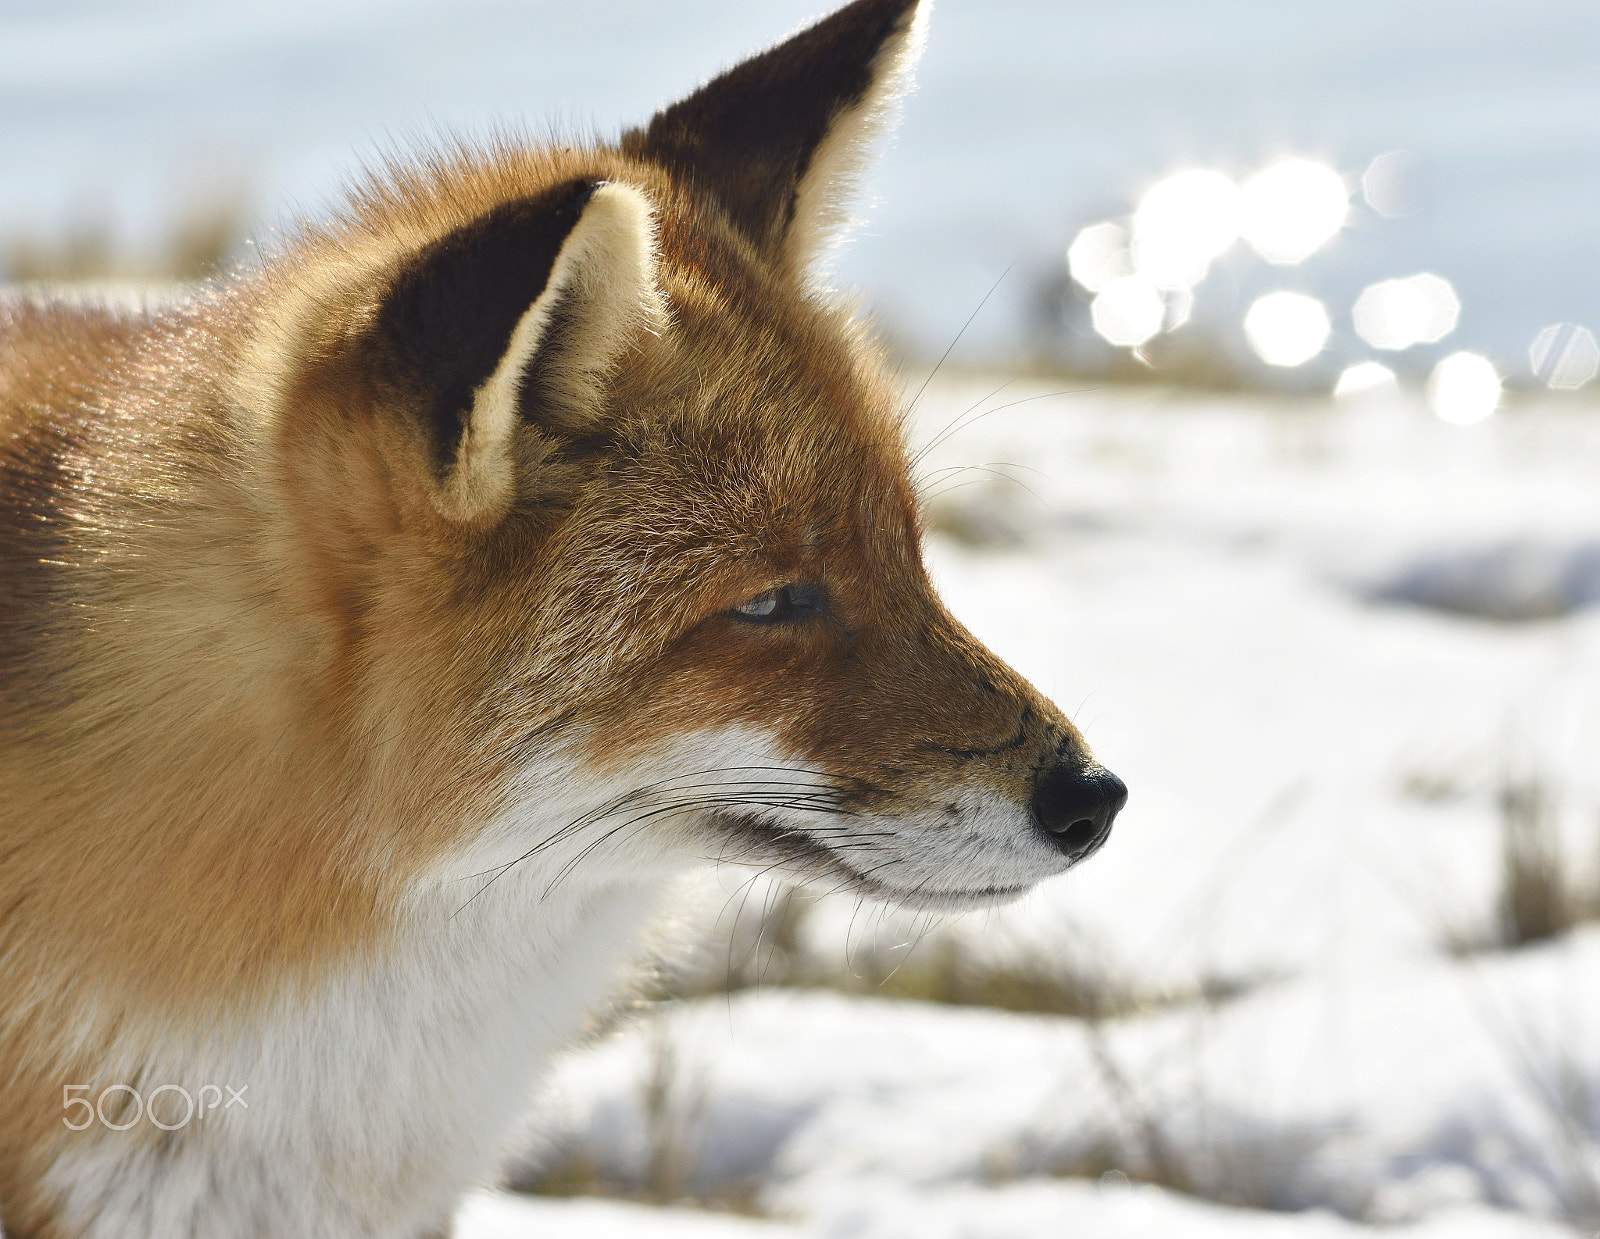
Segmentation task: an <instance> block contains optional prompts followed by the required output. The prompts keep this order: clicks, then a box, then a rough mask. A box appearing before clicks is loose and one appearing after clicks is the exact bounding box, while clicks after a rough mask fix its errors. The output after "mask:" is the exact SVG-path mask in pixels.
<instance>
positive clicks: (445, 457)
mask: <svg viewBox="0 0 1600 1239" xmlns="http://www.w3.org/2000/svg"><path fill="white" fill-rule="evenodd" d="M660 312H661V309H660V295H659V292H658V290H657V286H656V279H655V256H654V224H653V219H652V213H651V209H650V205H649V203H648V202H647V201H646V199H645V197H644V195H643V194H642V193H640V191H639V190H637V189H634V188H633V187H631V186H628V185H622V184H614V183H610V182H606V181H586V180H579V181H574V182H569V183H567V184H563V185H557V186H555V187H553V188H552V189H550V190H547V191H546V192H544V193H543V194H540V195H538V196H535V197H532V198H526V199H521V200H517V201H512V202H508V203H504V204H502V205H501V206H499V207H497V208H495V209H494V210H492V211H490V212H489V213H488V214H486V215H483V216H480V217H479V218H478V219H476V220H474V221H472V222H471V223H469V224H466V225H465V226H463V227H461V228H458V229H457V230H456V231H455V232H452V233H450V234H449V235H447V236H444V237H442V238H440V239H438V240H437V241H434V242H433V243H432V244H430V245H428V246H427V247H425V248H424V249H422V250H420V251H419V252H417V253H416V254H414V255H412V256H411V257H410V258H409V259H408V260H407V262H406V263H405V264H404V265H403V266H402V268H401V269H400V270H399V272H398V274H397V275H396V276H395V278H394V279H393V282H392V283H391V284H390V285H389V286H388V287H387V288H386V289H385V290H384V292H383V294H382V297H381V304H380V306H379V307H378V310H377V314H376V323H375V330H374V332H373V336H372V342H371V346H372V350H373V352H372V355H373V357H374V361H375V365H376V368H377V369H378V370H379V371H380V372H381V373H383V374H384V375H385V376H386V378H387V382H388V384H389V387H390V388H391V389H392V390H393V391H394V392H395V393H396V398H395V400H394V401H393V403H394V404H395V405H396V406H398V407H400V408H404V409H407V410H409V412H410V413H411V415H412V416H413V418H414V419H415V420H416V421H417V422H418V423H419V429H420V430H421V434H420V436H419V437H420V439H421V440H422V441H424V442H425V443H426V444H427V448H428V453H429V456H430V461H429V463H430V466H431V471H432V473H433V477H434V485H435V486H436V494H435V502H436V504H437V506H438V507H439V509H440V510H441V511H442V512H444V514H445V515H447V516H450V517H452V518H456V519H460V520H480V519H483V518H485V517H489V518H493V517H495V516H496V515H498V514H499V513H501V512H503V511H504V510H505V509H506V506H507V505H508V504H509V503H510V501H511V499H512V496H513V494H514V492H515V490H516V486H517V482H516V478H515V477H514V474H515V472H516V470H517V468H518V452H517V449H516V445H515V440H516V437H517V435H518V433H519V430H520V429H521V428H523V427H526V428H528V429H530V430H532V431H534V432H536V433H538V434H539V435H541V436H542V437H543V438H544V439H545V440H547V441H549V442H551V443H555V444H560V443H562V442H570V441H573V440H581V439H583V438H584V437H586V436H593V435H594V434H595V433H596V432H597V431H603V430H604V429H605V426H604V424H603V423H604V412H603V409H604V402H605V398H606V389H607V380H608V379H609V377H610V375H611V371H612V370H613V368H614V365H615V363H616V361H617V359H618V357H619V356H620V355H621V353H622V352H623V351H624V350H625V349H626V348H627V347H628V346H629V345H630V343H631V342H633V341H636V340H638V339H639V337H640V336H641V335H642V334H643V333H644V332H647V331H651V330H653V329H654V327H655V326H656V324H657V322H658V320H659V315H660Z"/></svg>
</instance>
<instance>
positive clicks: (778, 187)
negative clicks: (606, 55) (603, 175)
mask: <svg viewBox="0 0 1600 1239" xmlns="http://www.w3.org/2000/svg"><path fill="white" fill-rule="evenodd" d="M931 7H932V0H920V3H919V0H856V3H854V4H850V5H847V6H846V7H844V8H842V9H840V10H839V11H838V12H836V13H834V14H832V15H831V16H829V17H826V18H824V19H823V20H822V21H820V22H818V23H817V24H816V25H814V26H812V27H810V28H809V29H806V30H803V31H801V32H800V33H799V34H797V35H794V36H793V37H791V38H789V39H788V40H786V41H784V42H783V43H780V44H778V45H777V46H776V47H773V48H771V49H770V50H768V51H766V52H763V53H761V54H760V55H758V56H754V57H752V58H751V59H749V60H746V61H744V62H743V63H742V64H739V65H737V66H735V67H734V68H732V69H730V70H728V71H727V72H726V73H724V74H722V75H721V76H720V77H717V78H714V79H713V80H712V81H710V82H708V83H707V84H706V85H705V86H702V87H701V88H700V89H699V90H697V91H696V92H695V93H694V94H692V95H690V96H689V97H688V98H686V99H683V100H682V101H680V102H678V103H675V104H673V105H672V106H670V107H668V108H666V109H664V110H663V111H661V112H659V113H657V114H656V116H655V117H654V118H653V119H652V120H651V121H650V123H649V125H648V126H647V127H646V128H644V129H635V130H632V131H630V132H628V133H627V134H625V135H623V139H622V149H623V151H624V153H626V154H629V155H631V156H633V157H635V158H641V159H647V160H650V161H653V162H655V163H657V164H659V165H662V166H664V167H667V168H669V169H671V170H672V171H673V172H675V173H676V174H678V176H679V177H680V178H682V179H683V180H684V181H685V182H687V183H688V184H689V185H690V186H691V187H693V188H695V189H697V190H699V191H700V192H702V193H705V194H708V195H710V196H712V197H713V198H714V199H715V200H716V201H717V203H718V204H719V205H720V206H721V207H722V209H723V210H724V211H726V212H727V214H728V216H729V218H730V219H731V220H732V222H733V224H734V225H735V227H737V228H738V229H739V231H740V232H741V233H743V234H744V235H745V237H747V238H748V239H749V240H750V241H751V242H752V243H753V244H754V245H755V246H756V247H757V249H759V250H760V251H761V252H762V253H763V254H765V255H766V256H767V257H768V258H769V259H771V260H772V261H773V262H775V263H776V264H778V265H780V266H782V267H786V268H788V269H789V270H791V271H794V272H796V273H803V272H804V271H805V269H806V268H807V267H809V266H810V265H811V264H812V263H813V262H814V261H815V260H816V258H817V257H818V256H819V254H820V253H822V252H823V251H824V250H825V249H827V248H828V247H829V246H830V245H831V244H833V243H834V242H835V241H836V240H837V239H838V237H839V235H840V233H841V232H842V230H843V228H844V226H845V224H847V223H848V218H847V215H848V200H849V197H850V194H851V192H852V190H853V189H854V188H855V183H856V181H857V179H858V178H859V176H860V173H861V172H862V170H863V169H864V167H865V165H866V163H867V160H868V158H869V157H870V155H871V148H872V146H873V143H874V141H875V139H877V138H878V137H879V136H880V135H881V134H882V133H883V131H884V130H885V129H886V128H887V126H888V124H889V122H890V121H891V120H892V117H893V112H894V105H895V102H896V100H897V99H898V98H899V96H900V95H901V94H902V93H903V92H904V90H905V88H906V87H907V86H908V85H909V82H910V76H911V70H912V68H913V66H914V65H915V64H916V61H917V58H918V56H919V55H920V54H921V50H922V44H923V41H924V37H925V32H926V25H927V16H928V11H929V9H930V8H931Z"/></svg>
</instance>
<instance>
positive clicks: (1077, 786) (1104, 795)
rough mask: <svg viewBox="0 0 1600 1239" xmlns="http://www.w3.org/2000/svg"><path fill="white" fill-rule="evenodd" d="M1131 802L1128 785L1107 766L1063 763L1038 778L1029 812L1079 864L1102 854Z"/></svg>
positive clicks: (1046, 770) (1059, 846) (1045, 831)
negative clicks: (1102, 847) (1114, 824)
mask: <svg viewBox="0 0 1600 1239" xmlns="http://www.w3.org/2000/svg"><path fill="white" fill-rule="evenodd" d="M1127 803H1128V788H1127V785H1126V784H1125V783H1123V781H1122V780H1121V779H1119V778H1117V776H1116V775H1114V774H1112V773H1111V771H1109V770H1107V769H1106V768H1105V767H1104V766H1090V767H1088V768H1087V769H1085V768H1083V767H1081V766H1072V765H1067V764H1065V763H1063V764H1061V765H1058V766H1048V767H1045V768H1043V769H1041V770H1040V771H1039V772H1038V773H1037V774H1036V775H1035V776H1034V781H1033V801H1032V803H1031V804H1030V805H1029V809H1030V810H1031V811H1032V813H1033V820H1034V821H1036V822H1038V823H1039V825H1040V826H1041V827H1042V828H1043V829H1044V833H1045V837H1046V838H1048V839H1049V840H1050V842H1052V843H1054V844H1055V845H1056V846H1057V847H1058V848H1060V849H1061V850H1062V852H1063V853H1065V854H1066V857H1067V859H1068V860H1071V861H1073V862H1074V863H1076V862H1077V861H1080V860H1085V859H1087V858H1088V857H1090V856H1092V855H1093V854H1094V853H1095V852H1097V851H1099V849H1100V845H1101V844H1103V843H1104V842H1105V841H1106V838H1107V836H1109V835H1110V834H1111V822H1112V819H1114V818H1115V817H1116V816H1117V814H1118V813H1119V812H1121V811H1122V806H1123V805H1125V804H1127Z"/></svg>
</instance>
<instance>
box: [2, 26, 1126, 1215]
mask: <svg viewBox="0 0 1600 1239" xmlns="http://www.w3.org/2000/svg"><path fill="white" fill-rule="evenodd" d="M928 9H929V3H928V0H920V2H919V0H856V2H855V3H852V4H849V5H847V6H845V7H843V8H840V9H838V10H836V11H834V12H833V13H832V14H831V15H828V16H825V17H823V18H822V19H821V20H820V21H818V22H817V23H816V24H813V25H811V26H809V27H807V28H805V29H802V30H801V31H799V32H798V33H796V34H794V35H792V36H790V37H788V38H787V39H785V40H784V41H782V42H780V43H778V44H776V45H775V46H773V47H771V48H770V49H769V50H766V51H764V52H761V53H759V54H757V55H755V56H753V57H752V58H750V59H747V60H745V61H743V62H741V63H739V64H737V65H735V66H734V67H733V68H731V69H729V70H727V71H726V72H723V73H722V74H720V75H719V76H716V77H714V78H712V79H711V80H709V81H708V82H706V83H705V84H704V85H702V86H700V87H699V88H698V89H696V90H694V91H693V92H692V93H690V94H689V95H687V96H686V97H684V98H683V99H681V100H679V101H677V102H675V103H672V104H670V105H669V106H666V107H664V108H663V109H662V110H660V111H659V112H658V113H656V115H654V117H653V118H651V119H650V121H649V122H648V123H647V124H645V125H643V126H641V127H638V128H633V129H629V130H627V131H625V132H623V133H622V134H621V136H620V137H619V138H618V139H616V140H615V141H602V140H600V139H593V140H587V141H581V142H580V141H572V142H564V141H549V142H535V141H531V140H527V139H523V138H516V137H511V136H502V137H498V138H492V139H488V140H484V141H482V142H480V143H478V144H476V145H473V144H469V143H466V142H458V143H455V144H450V143H448V142H446V143H441V144H439V145H438V146H437V147H436V148H434V149H431V150H429V151H424V152H423V153H420V154H417V155H415V156H403V157H402V156H393V157H391V158H390V159H389V160H388V161H387V162H386V163H384V164H382V165H381V166H379V167H377V168H374V169H371V170H369V171H368V172H366V173H364V174H362V177H361V179H360V180H359V181H358V182H356V183H355V186H354V188H353V189H351V191H350V193H349V196H348V201H346V202H344V204H343V205H342V206H341V207H340V208H338V209H337V210H335V211H331V212H329V213H328V214H327V215H326V217H323V218H319V219H313V220H310V221H307V222H305V223H303V224H300V225H297V226H296V227H295V228H294V229H292V230H291V231H290V232H289V233H288V234H287V235H285V236H283V237H281V238H279V239H278V240H277V241H276V242H274V244H273V246H272V247H270V252H268V253H266V254H265V255H264V256H262V257H260V258H258V259H256V260H253V261H252V262H251V263H250V264H247V265H242V266H240V267H239V268H238V269H237V270H233V271H230V272H226V273H223V274H220V275H218V276H216V277H215V278H213V279H212V280H210V281H209V282H207V283H205V284H204V285H203V286H201V287H199V288H197V289H196V290H194V291H193V292H192V293H190V294H188V295H186V296H184V297H181V298H178V299H176V300H175V301H173V302H171V303H162V304H151V305H147V306H144V307H141V308H132V309H130V308H127V307H120V308H119V307H114V306H110V305H99V306H97V305H94V304H90V303H86V302H85V301H84V300H83V299H82V298H77V299H62V298H59V297H58V298H55V299H52V298H51V297H50V296H48V295H43V294H40V295H34V294H26V295H24V294H21V293H15V294H13V295H8V296H7V297H6V298H5V299H4V300H3V302H0V1226H3V1229H4V1233H5V1234H6V1235H7V1236H9V1237H10V1239H146V1237H147V1239H171V1237H175V1236H186V1237H190V1239H243V1237H245V1236H252V1237H262V1239H277V1237H283V1239H424V1237H428V1239H436V1237H439V1236H445V1235H448V1234H449V1233H450V1228H451V1218H452V1216H453V1213H454V1212H455V1210H456V1208H457V1205H458V1202H459V1200H460V1198H461V1197H462V1195H463V1193H464V1192H465V1191H467V1190H468V1189H469V1188H470V1187H471V1186H472V1185H474V1184H481V1183H486V1182H491V1181H492V1180H493V1178H494V1175H495V1172H496V1169H497V1166H498V1164H499V1163H498V1160H497V1159H498V1158H500V1157H501V1156H502V1155H503V1152H504V1149H505V1146H506V1143H507V1141H508V1139H509V1135H510V1133H512V1132H513V1131H514V1130H515V1128H516V1124H517V1123H518V1121H519V1119H520V1118H521V1117H522V1115H523V1107H524V1106H525V1105H526V1104H527V1102H526V1100H525V1099H527V1098H530V1097H531V1096H533V1089H534V1086H535V1085H536V1084H537V1081H538V1080H539V1078H540V1074H541V1070H542V1068H543V1065H544V1064H545V1063H547V1062H548V1061H549V1059H550V1058H551V1056H552V1055H553V1054H554V1053H556V1052H557V1051H558V1050H559V1049H560V1048H561V1047H563V1046H564V1045H566V1044H567V1043H568V1042H570V1040H571V1039H572V1038H573V1036H574V1034H575V1032H576V1030H578V1029H579V1028H581V1027H582V1026H583V1025H584V1022H585V1020H586V1019H588V1018H589V1017H590V1015H591V1013H592V1012H594V1011H596V1010H597V1009H599V1008H600V1006H601V1005H602V1004H603V1003H604V1002H605V1001H606V999H607V997H608V995H611V994H613V993H615V992H617V990H618V987H619V986H625V985H626V983H627V978H628V975H629V970H630V968H632V967H634V966H635V961H636V960H637V958H638V951H639V950H640V944H641V942H642V941H643V939H644V937H645V935H646V934H647V933H648V932H649V931H650V926H651V925H652V924H653V923H654V922H655V918H657V917H658V916H659V915H660V914H661V912H662V908H663V905H664V902H665V901H667V900H668V899H669V892H670V891H671V890H672V889H673V883H674V882H675V881H677V880H678V878H679V877H680V875H682V874H683V873H685V872H686V871H688V870H692V869H693V868H695V867H696V866H706V865H715V864H730V865H738V866H748V867H759V868H761V869H769V870H772V871H775V872H777V873H780V874H782V875H784V876H785V877H787V878H789V879H792V880H794V881H798V882H805V881H810V882H826V883H828V884H829V885H830V886H833V887H837V888H840V889H843V890H847V891H850V892H853V893H854V894H856V895H857V896H859V897H861V898H864V899H868V900H874V901H881V902H884V903H887V904H890V905H897V906H902V907H907V908H915V909H930V910H940V911H953V910H962V909H972V908H984V907H990V906H994V905H997V904H1000V903H1003V902H1005V901H1007V900H1011V899H1015V898H1017V897H1018V896H1020V895H1021V894H1023V893H1024V892H1026V891H1028V890H1030V889H1031V888H1033V887H1034V886H1035V885H1037V884H1038V883H1039V882H1041V881H1043V880H1044V879H1046V878H1049V877H1052V876H1054V875H1057V874H1060V873H1062V872H1064V871H1065V870H1066V869H1067V868H1069V867H1070V866H1072V865H1075V864H1077V863H1079V862H1081V861H1083V860H1084V859H1085V858H1086V857H1088V856H1089V855H1091V854H1092V853H1093V852H1095V851H1096V850H1097V849H1098V848H1099V847H1100V846H1101V845H1102V844H1103V843H1104V842H1105V840H1106V838H1107V835H1108V833H1109V832H1110V829H1111V825H1112V822H1113V819H1114V818H1115V817H1116V816H1117V814H1118V812H1119V811H1120V810H1121V809H1122V807H1123V805H1124V803H1125V800H1126V797H1127V789H1126V787H1125V786H1124V785H1123V783H1122V782H1121V780H1119V779H1118V778H1117V777H1116V776H1115V775H1113V774H1112V773H1111V772H1110V771H1108V770H1107V769H1105V768H1104V766H1103V765H1101V764H1100V762H1099V761H1098V760H1097V759H1096V758H1095V756H1094V754H1093V753H1092V751H1091V749H1090V748H1089V746H1088V744H1087V742H1086V741H1085V739H1084V737H1083V735H1082V734H1081V732H1080V731H1079V730H1078V729H1077V728H1076V727H1075V726H1074V725H1073V723H1072V722H1071V721H1070V720H1069V719H1068V718H1067V717H1066V716H1065V715H1064V714H1063V713H1062V712H1061V711H1060V710H1059V709H1058V708H1057V707H1056V706H1055V705H1053V704H1052V703H1051V702H1050V701H1049V700H1047V699H1046V698H1045V697H1043V696H1042V695H1041V694H1040V693H1039V692H1038V691H1037V690H1036V689H1034V688H1033V687H1032V686H1031V685H1030V684H1029V683H1028V682H1027V681H1026V680H1024V679H1023V678H1022V677H1021V676H1020V675H1019V674H1018V673H1017V672H1015V671H1014V670H1013V669H1011V668H1010V667H1009V666H1007V665H1006V664H1005V663H1004V662H1002V661H1001V660H1000V659H999V658H998V657H996V656H995V655H994V654H993V653H991V652H990V651H989V650H988V649H986V648H985V647H984V646H983V645H982V644H980V642H979V641H978V640H977V639H975V638H974V637H973V636H972V635H971V634H970V633H969V632H968V631H967V630H966V629H965V628H963V627H962V625H961V624H960V623H958V622H957V621H956V620H955V619H954V618H953V617H952V616H951V614H950V613H949V612H948V611H947V610H946V608H945V607H944V605H943V604H942V603H941V601H940V599H939V598H938V596H937V595H936V593H935V591H934V589H933V586H932V584H931V583H930V579H929V576H928V572H927V569H926V567H925V564H924V558H923V534H924V530H923V523H922V516H921V512H920V509H919V505H918V497H917V489H916V485H915V480H914V477H913V469H912V463H911V459H910V456H909V452H908V448H907V438H908V434H907V428H906V422H907V415H906V408H905V401H904V392H903V389H902V387H901V385H900V383H899V381H898V380H897V378H896V371H895V368H894V365H893V364H892V360H891V357H890V355H889V353H888V351H887V349H886V347H885V346H884V345H883V344H882V343H881V342H879V340H878V339H877V337H876V335H875V334H874V332H873V330H872V328H871V326H870V324H869V323H867V322H866V320H865V317H864V316H863V315H862V314H861V313H860V312H859V311H858V310H857V309H855V308H854V307H853V306H852V305H851V303H850V302H849V301H848V300H847V299H846V298H845V297H844V296H843V295H842V294H840V293H838V292H836V291H834V290H833V289H832V288H831V287H830V285H829V280H828V279H827V278H825V276H824V275H823V274H820V272H821V271H823V269H824V268H825V267H826V260H827V258H828V255H829V253H830V251H831V249H832V247H833V246H834V245H835V244H836V243H837V241H838V240H839V238H840V237H841V236H842V235H843V232H844V231H845V229H846V226H847V225H848V224H849V222H850V220H849V214H850V211H851V209H852V208H851V202H852V201H853V196H854V194H855V190H856V186H857V185H858V183H859V181H860V178H861V176H862V174H863V172H864V170H865V168H866V164H867V160H868V157H869V155H870V153H871V150H872V148H873V147H874V146H875V145H876V143H877V141H878V138H879V136H880V135H881V134H882V133H883V132H884V131H885V130H886V128H887V126H888V124H889V122H890V120H891V119H892V117H893V115H894V114H895V112H896V110H897V108H898V106H899V100H900V97H901V95H902V94H903V93H904V91H905V89H906V87H907V84H908V82H909V78H910V74H911V70H912V67H913V65H914V63H915V61H916V59H917V56H918V54H919V52H920V49H921V47H922V45H923V42H924V38H925V31H926V26H927V20H928Z"/></svg>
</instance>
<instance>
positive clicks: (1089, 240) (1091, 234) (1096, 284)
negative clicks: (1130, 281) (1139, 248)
mask: <svg viewBox="0 0 1600 1239" xmlns="http://www.w3.org/2000/svg"><path fill="white" fill-rule="evenodd" d="M1067 269H1068V270H1069V271H1071V272H1072V278H1073V279H1075V280H1077V281H1078V283H1079V284H1081V285H1083V287H1084V288H1086V289H1088V290H1089V291H1090V292H1092V293H1097V292H1099V291H1100V290H1101V289H1103V288H1104V287H1105V286H1106V285H1107V284H1109V283H1111V281H1112V280H1118V279H1121V278H1122V277H1123V276H1125V275H1131V274H1133V261H1132V259H1131V258H1130V257H1129V255H1128V230H1127V229H1126V228H1124V227H1123V226H1122V225H1121V224H1113V223H1109V222H1108V223H1104V224H1090V225H1089V226H1088V227H1087V228H1084V229H1082V230H1081V231H1080V232H1079V233H1078V235H1077V236H1076V237H1074V238H1073V239H1072V244H1071V245H1069V246H1067Z"/></svg>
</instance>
